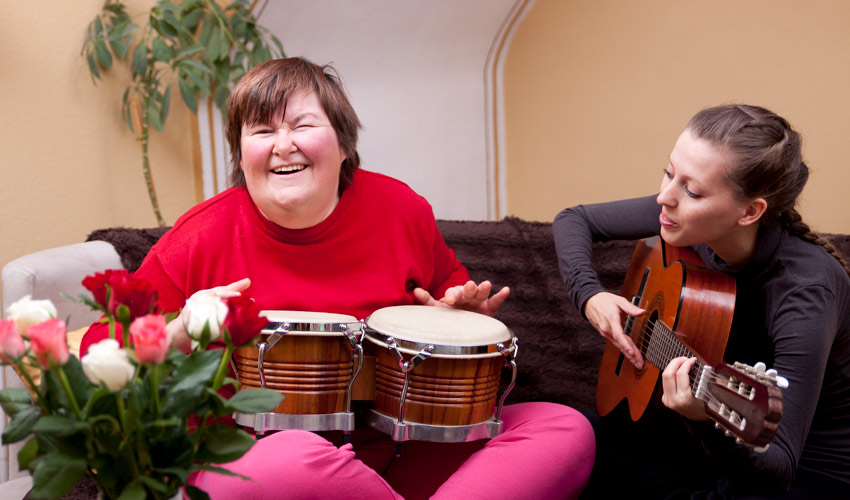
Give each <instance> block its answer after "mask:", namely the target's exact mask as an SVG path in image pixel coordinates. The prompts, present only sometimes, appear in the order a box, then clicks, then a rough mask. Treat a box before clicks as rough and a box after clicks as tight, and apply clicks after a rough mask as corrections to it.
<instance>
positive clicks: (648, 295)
mask: <svg viewBox="0 0 850 500" xmlns="http://www.w3.org/2000/svg"><path fill="white" fill-rule="evenodd" d="M702 266H703V263H702V260H701V259H700V258H699V256H698V255H697V254H696V253H694V252H693V251H692V250H691V249H689V248H679V247H674V246H672V245H668V244H666V243H664V241H663V240H662V239H661V238H659V237H654V238H649V239H646V240H641V241H639V242H638V244H637V247H636V248H635V252H634V255H633V256H632V261H631V263H630V264H629V268H628V271H627V273H626V279H625V281H624V283H623V288H622V290H621V295H622V296H624V297H625V298H627V299H629V300H633V301H636V303H637V305H638V307H640V308H642V309H645V310H646V313H645V314H644V315H643V316H641V317H639V318H634V319H633V320H628V321H627V322H626V328H625V330H626V333H627V334H629V335H630V336H631V338H632V340H633V341H634V343H635V345H636V346H638V349H639V350H640V351H641V355H642V356H643V358H644V367H643V368H642V369H640V370H637V369H636V368H635V367H634V365H632V364H631V363H630V362H629V361H628V360H627V359H626V358H625V357H624V356H623V355H622V354H621V353H620V351H619V350H618V349H617V348H616V347H615V346H614V345H613V343H611V342H608V343H607V344H606V345H605V351H604V352H603V354H602V363H601V365H600V368H599V379H598V383H597V389H596V408H597V411H598V412H599V414H600V415H606V414H608V413H610V412H611V411H612V410H613V409H614V408H615V407H616V406H617V405H618V404H619V403H620V402H621V401H622V400H623V399H626V400H627V401H628V406H629V413H630V415H631V418H632V420H635V421H637V420H638V419H639V418H640V417H641V416H642V415H643V414H644V412H645V410H646V408H647V407H648V406H649V403H650V401H651V399H652V394H653V392H654V389H655V386H656V385H657V383H658V380H659V375H660V374H661V371H663V370H664V368H665V366H666V363H665V366H656V365H654V364H652V363H651V362H650V361H649V359H648V357H647V350H652V349H654V347H653V345H652V343H651V342H650V341H649V339H648V338H647V337H648V336H651V335H652V330H653V325H654V324H655V323H656V322H658V321H660V322H662V323H664V325H666V326H667V327H669V328H670V329H671V330H672V331H673V332H675V334H674V335H675V336H676V337H677V338H678V340H679V341H681V343H682V344H684V345H685V346H687V347H688V348H689V349H690V350H691V351H692V352H693V353H695V354H696V355H697V357H698V358H700V360H701V361H702V362H703V363H705V364H707V365H712V366H713V365H718V364H720V363H721V362H722V359H723V352H724V351H725V349H726V340H727V339H728V337H729V329H730V328H731V326H732V315H733V313H734V310H735V280H734V279H733V278H732V277H730V276H729V275H727V274H725V273H722V272H719V271H711V270H708V269H705V268H704V267H702ZM633 298H634V299H633ZM650 354H651V353H650Z"/></svg>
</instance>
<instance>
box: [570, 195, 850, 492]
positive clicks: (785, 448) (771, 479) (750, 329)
mask: <svg viewBox="0 0 850 500" xmlns="http://www.w3.org/2000/svg"><path fill="white" fill-rule="evenodd" d="M655 198H656V197H655V196H648V197H644V198H636V199H631V200H623V201H617V202H611V203H600V204H595V205H581V206H576V207H572V208H568V209H566V210H564V211H562V212H561V213H559V214H558V216H557V217H556V218H555V222H554V224H553V233H554V237H555V246H556V249H557V253H558V262H559V268H560V271H561V276H562V278H563V280H564V283H565V284H566V286H567V288H568V291H569V296H570V298H571V300H572V301H573V303H574V304H575V306H576V307H577V308H578V309H579V310H580V311H582V313H584V304H585V302H586V301H587V299H589V298H590V297H591V296H593V295H595V294H596V293H598V292H602V291H606V290H605V289H604V288H603V287H602V285H601V283H600V282H599V279H598V276H597V274H596V272H595V271H594V270H593V267H592V265H591V243H592V242H593V241H607V240H612V239H639V238H645V237H649V236H654V235H658V234H659V232H660V230H661V226H660V223H659V220H658V216H659V214H660V212H661V207H660V206H659V205H658V204H657V203H656V202H655ZM693 249H694V250H695V251H696V252H697V253H698V254H699V255H700V257H701V258H702V259H703V261H704V263H705V264H706V267H707V268H709V269H715V270H720V271H724V272H727V273H729V274H730V275H731V276H733V277H734V278H735V280H736V283H737V295H736V306H735V313H734V316H733V321H732V328H731V331H730V334H729V341H728V343H727V347H726V352H725V355H724V361H726V362H728V363H731V362H733V361H741V362H744V363H747V364H754V363H755V362H758V361H763V362H765V363H766V364H767V366H768V367H773V368H775V369H776V370H777V371H778V372H779V374H780V375H781V376H783V377H785V378H787V379H788V381H789V383H790V385H789V387H788V388H787V389H784V390H783V391H782V397H783V414H782V419H781V420H780V424H779V429H778V431H777V434H776V437H775V438H774V439H773V441H772V442H771V444H770V447H769V449H768V450H767V451H766V452H765V453H756V452H755V451H753V450H752V449H750V448H746V447H743V446H734V444H733V442H732V440H730V439H728V438H726V437H725V436H723V433H722V432H719V431H716V430H714V429H713V428H710V426H708V425H705V426H702V425H699V424H694V425H691V426H690V427H691V430H692V431H693V432H694V433H695V434H696V435H697V436H698V437H699V438H700V439H701V440H702V441H703V445H704V448H705V449H706V450H707V452H708V453H709V454H710V455H712V456H717V457H719V458H718V459H719V460H725V461H727V464H728V466H729V467H736V468H737V470H739V471H740V470H742V469H741V468H742V467H743V468H744V469H745V470H747V471H750V472H751V473H752V474H751V475H750V478H751V481H753V482H755V484H764V485H765V490H768V489H771V488H775V487H776V485H779V486H781V487H785V488H786V489H787V488H788V487H789V486H790V485H791V484H792V482H793V480H794V475H795V473H796V471H797V470H798V469H806V470H808V471H812V472H814V473H817V474H823V475H826V476H829V477H832V478H834V479H836V480H838V481H841V482H844V483H846V484H850V277H848V275H847V273H846V272H845V271H844V269H843V268H842V267H841V265H840V264H839V263H838V261H837V260H836V259H835V258H833V257H832V256H831V255H829V253H828V252H826V250H825V249H824V248H823V247H821V246H820V245H816V244H812V243H809V242H806V241H804V240H803V239H801V238H798V237H795V236H792V235H791V234H789V233H788V232H787V231H785V230H783V229H781V228H769V227H762V228H761V229H760V232H759V236H758V242H757V245H756V249H755V253H754V255H753V257H752V259H751V260H750V262H749V263H748V264H746V266H744V267H743V268H741V269H731V268H730V267H729V266H727V265H726V264H725V262H723V260H722V259H720V257H718V256H717V255H716V254H715V253H714V252H713V251H712V250H711V248H709V247H708V246H707V245H705V244H702V245H697V246H694V247H693ZM662 368H663V367H662ZM683 459H684V458H683Z"/></svg>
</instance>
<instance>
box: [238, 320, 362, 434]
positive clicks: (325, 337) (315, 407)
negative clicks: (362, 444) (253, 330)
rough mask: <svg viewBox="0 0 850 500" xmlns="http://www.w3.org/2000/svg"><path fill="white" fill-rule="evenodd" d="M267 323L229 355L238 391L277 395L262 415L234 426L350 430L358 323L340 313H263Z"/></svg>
mask: <svg viewBox="0 0 850 500" xmlns="http://www.w3.org/2000/svg"><path fill="white" fill-rule="evenodd" d="M260 315H261V316H265V317H266V319H268V320H269V324H268V325H266V327H265V328H264V329H263V330H262V331H261V332H260V335H259V337H258V338H257V341H256V342H255V343H254V344H253V345H250V346H247V347H241V348H239V349H237V350H236V352H235V353H234V364H235V371H236V378H237V380H239V382H240V383H241V384H242V386H241V387H244V388H250V387H255V388H256V387H265V388H267V389H273V390H277V391H279V392H280V393H281V394H283V396H284V397H283V401H281V403H280V405H278V407H277V408H276V409H275V410H274V411H272V412H267V413H250V414H248V413H236V414H234V418H235V420H236V423H237V424H239V425H243V426H245V427H253V429H254V430H255V431H256V432H257V433H258V434H262V433H263V432H265V431H267V430H282V429H301V430H307V431H329V430H342V431H351V430H354V414H353V413H352V411H351V392H352V387H353V385H354V381H355V380H356V379H357V375H358V374H359V373H360V370H361V368H362V367H363V347H362V339H363V323H362V322H361V321H358V320H357V319H356V318H354V316H348V315H344V314H331V313H318V312H300V311H263V312H261V313H260Z"/></svg>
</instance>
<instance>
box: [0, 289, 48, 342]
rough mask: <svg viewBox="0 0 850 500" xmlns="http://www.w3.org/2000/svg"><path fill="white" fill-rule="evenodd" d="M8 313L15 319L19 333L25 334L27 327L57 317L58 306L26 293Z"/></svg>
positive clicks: (10, 307)
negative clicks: (32, 297) (34, 298)
mask: <svg viewBox="0 0 850 500" xmlns="http://www.w3.org/2000/svg"><path fill="white" fill-rule="evenodd" d="M6 313H8V317H10V318H12V320H14V322H15V326H16V327H17V328H18V333H20V334H21V335H24V334H25V333H26V331H27V327H30V326H32V325H37V324H39V323H41V322H44V321H47V320H48V319H50V318H55V317H56V306H54V305H53V302H50V301H49V300H31V299H30V296H29V295H24V296H23V297H21V299H20V300H18V301H17V302H15V303H14V304H12V305H11V306H9V308H8V309H6Z"/></svg>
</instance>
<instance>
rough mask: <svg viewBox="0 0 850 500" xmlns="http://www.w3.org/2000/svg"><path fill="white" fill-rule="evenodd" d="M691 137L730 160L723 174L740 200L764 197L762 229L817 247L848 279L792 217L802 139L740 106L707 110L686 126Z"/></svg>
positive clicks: (759, 111) (801, 177) (804, 172)
mask: <svg viewBox="0 0 850 500" xmlns="http://www.w3.org/2000/svg"><path fill="white" fill-rule="evenodd" d="M687 128H688V130H690V131H691V132H693V133H694V135H696V136H697V137H699V138H701V139H705V140H707V141H709V142H711V143H712V144H715V145H717V146H720V147H722V148H723V149H725V150H726V151H728V152H730V153H731V154H732V155H734V156H735V158H736V160H737V161H736V164H735V167H734V168H730V169H729V170H728V172H727V173H726V177H727V180H728V182H729V185H730V186H732V188H733V189H734V190H736V191H737V194H738V196H739V197H740V198H741V199H742V200H749V199H754V198H764V200H765V201H766V202H767V209H766V210H765V213H764V215H763V216H762V219H761V220H762V223H763V224H769V225H771V224H778V225H781V226H782V227H784V228H785V229H786V230H787V231H788V232H790V233H791V234H793V235H795V236H798V237H800V238H802V239H804V240H806V241H810V242H812V243H816V244H818V245H821V246H823V247H824V248H825V249H826V250H827V251H828V252H829V253H830V255H832V256H833V257H835V258H836V259H837V260H838V262H840V263H841V265H842V267H844V270H845V271H847V274H848V275H850V266H848V265H847V263H846V262H845V261H844V259H843V258H842V257H841V254H839V253H838V251H837V250H836V249H835V247H833V246H832V244H830V243H829V241H827V240H826V239H824V238H823V237H821V236H820V235H818V234H817V233H814V232H812V230H811V229H810V228H809V226H808V225H807V224H806V223H805V222H803V218H802V217H801V216H800V213H799V212H797V199H798V197H799V196H800V193H801V192H802V191H803V187H804V186H805V185H806V181H808V179H809V167H807V166H806V164H805V162H803V157H802V140H801V138H800V134H798V133H797V132H796V131H794V130H793V129H792V128H791V126H790V125H789V124H788V122H787V121H786V120H785V119H784V118H782V117H781V116H779V115H777V114H776V113H774V112H772V111H770V110H768V109H765V108H762V107H759V106H749V105H745V104H729V105H724V106H716V107H712V108H707V109H704V110H702V111H700V112H699V113H697V114H696V115H694V117H693V118H691V120H690V121H689V122H688V127H687Z"/></svg>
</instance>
